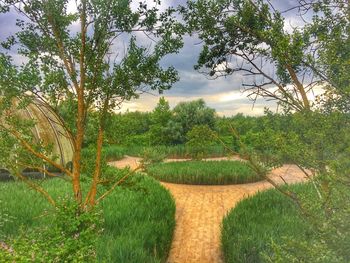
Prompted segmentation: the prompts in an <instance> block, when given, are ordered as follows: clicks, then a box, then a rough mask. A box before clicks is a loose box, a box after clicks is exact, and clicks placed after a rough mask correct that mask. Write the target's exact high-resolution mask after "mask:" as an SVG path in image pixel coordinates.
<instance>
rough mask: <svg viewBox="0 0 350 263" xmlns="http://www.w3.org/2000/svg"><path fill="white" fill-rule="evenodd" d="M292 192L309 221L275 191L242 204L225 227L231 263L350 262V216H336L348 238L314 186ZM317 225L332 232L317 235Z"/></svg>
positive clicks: (226, 253)
mask: <svg viewBox="0 0 350 263" xmlns="http://www.w3.org/2000/svg"><path fill="white" fill-rule="evenodd" d="M287 189H288V190H289V191H293V192H294V193H296V194H297V196H298V197H300V198H302V199H301V200H303V206H304V209H305V208H307V214H309V216H308V217H306V216H305V215H302V213H301V210H300V209H299V208H298V207H297V205H296V204H295V203H294V202H292V201H291V199H290V198H288V197H286V196H285V195H282V194H281V193H279V192H278V191H277V190H275V189H271V190H268V191H265V192H262V193H258V194H257V195H255V196H252V197H249V198H247V199H245V200H242V201H241V202H240V203H238V204H237V206H236V207H235V208H234V209H232V210H231V211H230V212H229V213H228V214H227V215H226V217H225V218H224V220H223V223H222V230H221V231H222V232H221V245H222V251H223V255H224V259H225V262H226V263H233V262H242V263H259V262H349V261H348V260H349V259H350V254H349V247H350V244H349V235H348V234H349V228H348V225H349V223H348V214H346V211H344V212H342V213H338V214H339V215H337V214H335V216H336V217H338V219H339V221H337V223H336V226H337V228H338V230H339V229H343V230H344V231H345V232H342V231H343V230H339V231H340V232H337V231H334V230H333V226H332V225H328V223H329V222H331V221H329V220H328V219H327V218H328V216H329V215H328V216H326V217H324V214H323V212H324V211H325V210H323V208H322V207H323V205H324V203H323V202H322V201H320V199H318V197H317V194H316V191H315V189H314V187H313V185H312V184H311V183H309V184H297V185H291V186H288V188H287ZM331 198H332V199H333V198H338V199H334V200H338V201H340V202H341V203H344V198H345V197H344V195H340V196H336V195H335V193H334V192H333V196H332V197H331ZM347 198H348V195H347ZM334 200H333V201H334ZM345 204H346V205H348V203H347V202H346V203H345ZM326 211H327V210H326ZM338 212H340V211H338ZM310 214H311V215H312V216H310ZM338 219H337V220H338ZM327 220H328V221H327ZM327 222H328V223H327ZM334 222H335V221H334ZM316 225H318V227H320V229H323V230H326V232H325V231H320V230H317V229H318V228H315V226H316Z"/></svg>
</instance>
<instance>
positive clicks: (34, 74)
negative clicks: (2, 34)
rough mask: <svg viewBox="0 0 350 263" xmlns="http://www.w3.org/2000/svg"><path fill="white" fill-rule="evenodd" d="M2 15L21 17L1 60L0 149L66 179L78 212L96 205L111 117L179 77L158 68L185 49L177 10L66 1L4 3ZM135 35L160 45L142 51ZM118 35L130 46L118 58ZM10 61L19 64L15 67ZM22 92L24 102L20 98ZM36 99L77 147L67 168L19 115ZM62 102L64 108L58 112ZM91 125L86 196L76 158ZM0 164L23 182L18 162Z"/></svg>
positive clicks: (116, 2)
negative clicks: (92, 156) (92, 149)
mask: <svg viewBox="0 0 350 263" xmlns="http://www.w3.org/2000/svg"><path fill="white" fill-rule="evenodd" d="M0 11H1V13H6V12H13V11H15V12H17V13H16V15H17V18H18V19H17V21H18V22H17V23H16V26H18V31H17V32H16V33H15V34H13V35H11V36H9V37H8V38H7V39H6V40H5V41H3V42H2V48H3V50H4V51H3V52H1V54H0V75H1V82H0V88H1V94H2V97H1V107H0V115H1V120H2V121H1V125H0V132H1V135H2V136H0V138H1V139H0V144H1V147H2V149H3V150H4V152H5V153H8V156H9V155H10V153H11V154H12V155H15V156H17V158H19V157H18V156H20V158H21V161H23V162H24V163H26V164H27V166H29V167H33V166H34V167H35V168H37V167H38V168H40V169H45V167H48V166H49V165H51V166H53V167H55V168H56V169H57V170H59V171H60V172H61V173H64V174H66V175H67V176H68V177H70V178H71V183H72V190H73V195H74V197H75V199H76V201H77V202H78V203H79V204H80V206H81V208H82V210H86V209H88V208H89V207H93V206H95V205H96V200H97V198H98V197H97V188H98V184H99V182H100V176H101V156H102V146H103V141H104V132H105V127H106V126H107V124H108V119H109V118H108V117H109V116H110V113H111V112H112V111H113V110H114V109H117V108H119V107H120V105H121V104H122V102H123V101H124V100H130V99H132V98H137V97H138V95H139V93H140V92H142V91H145V90H147V89H149V90H157V91H159V92H161V91H163V90H166V89H169V88H170V87H171V85H172V84H173V83H174V82H176V81H177V79H178V77H177V72H176V71H175V69H174V68H173V67H168V68H162V67H161V65H160V61H161V59H162V58H163V57H164V56H166V55H167V54H170V53H175V52H177V51H178V50H179V49H180V48H181V47H182V36H181V32H182V26H181V25H180V24H179V23H177V22H176V21H175V19H174V12H175V10H174V9H173V8H169V9H167V10H166V11H164V12H163V13H162V12H160V11H159V9H158V7H157V5H156V6H155V7H148V6H147V5H145V4H143V3H140V4H139V7H138V8H136V9H135V10H133V8H132V7H131V2H129V1H124V2H121V1H105V2H101V1H98V2H96V1H88V0H83V1H79V2H75V7H74V8H73V9H72V10H71V9H70V8H69V7H68V1H61V0H52V1H48V2H46V1H45V2H40V1H26V0H23V1H22V0H19V1H12V0H8V1H7V0H4V1H1V3H0ZM77 24H78V25H79V26H78V27H75V26H74V25H77ZM134 31H137V32H144V33H147V34H150V35H153V36H154V38H155V39H157V40H155V42H156V43H154V45H153V46H152V49H150V48H148V47H145V46H142V45H140V43H139V42H138V41H137V38H136V36H135V35H134V34H133V32H134ZM122 34H123V35H124V36H126V41H127V42H128V44H126V46H127V48H126V49H124V52H123V54H124V55H123V56H122V57H120V52H119V51H118V49H116V48H115V43H116V39H117V38H118V40H119V39H120V38H121V35H122ZM13 55H19V56H20V57H21V58H23V59H22V62H21V64H20V65H17V64H16V63H15V62H14V60H13ZM140 72H142V74H140ZM23 94H28V96H26V97H24V98H23ZM13 98H17V99H18V100H19V103H18V104H19V105H16V106H15V105H13ZM33 100H40V101H42V103H43V104H44V105H46V107H48V108H49V109H50V111H51V112H54V113H55V114H56V115H58V116H59V118H60V120H61V122H62V124H61V125H62V126H63V127H64V129H65V130H67V131H68V133H69V134H70V137H71V140H72V144H73V145H74V155H73V160H72V163H73V166H72V170H69V169H67V168H66V167H63V165H61V164H58V163H56V162H55V156H53V157H52V156H50V151H49V150H50V145H48V144H50V142H41V141H39V142H37V141H36V140H35V139H34V138H33V136H34V135H33V134H32V129H31V128H32V127H33V124H34V123H33V121H25V120H23V118H22V119H21V118H20V117H18V115H16V110H18V109H20V108H24V107H25V106H26V105H27V104H28V103H30V102H31V101H33ZM64 101H68V103H67V105H65V106H66V107H61V111H60V110H59V105H60V104H61V103H63V102H64ZM62 108H64V109H65V110H63V111H62ZM91 112H95V118H90V115H91ZM64 113H65V114H64ZM67 115H71V116H72V117H71V118H70V120H69V119H68V120H65V118H64V117H67ZM92 120H94V121H95V122H92ZM88 121H90V123H93V125H94V129H93V132H92V135H95V136H96V138H94V141H95V148H96V157H95V160H94V164H95V165H94V171H93V177H92V178H93V180H91V182H90V189H89V191H88V192H87V193H86V196H83V195H82V192H83V191H82V188H81V175H82V171H81V164H82V156H81V154H82V148H83V145H84V139H86V135H87V131H88V129H87V126H88ZM90 131H91V130H90ZM90 139H92V138H90ZM1 166H2V167H6V168H7V169H8V170H11V173H12V174H13V175H17V177H21V176H20V173H18V171H17V167H16V162H13V161H12V160H10V161H8V158H4V159H1ZM41 167H43V168H41ZM30 185H31V187H32V188H35V189H37V190H38V192H40V193H42V194H43V195H44V196H45V197H46V198H47V200H48V201H49V202H50V203H51V204H52V205H53V206H56V202H55V200H54V199H53V198H52V197H50V196H49V194H48V192H47V191H45V190H44V189H42V188H40V186H39V185H36V184H35V182H31V183H30Z"/></svg>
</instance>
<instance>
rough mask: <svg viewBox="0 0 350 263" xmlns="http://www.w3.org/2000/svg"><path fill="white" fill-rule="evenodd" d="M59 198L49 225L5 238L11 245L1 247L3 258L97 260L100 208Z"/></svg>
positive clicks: (5, 260) (56, 260)
mask: <svg viewBox="0 0 350 263" xmlns="http://www.w3.org/2000/svg"><path fill="white" fill-rule="evenodd" d="M60 201H61V202H60V203H59V206H58V207H56V209H55V211H53V212H52V213H53V215H51V216H52V217H51V218H52V219H53V221H52V222H51V224H50V225H46V226H42V227H36V228H33V229H29V230H27V231H25V230H21V232H20V234H19V236H16V237H13V238H9V239H5V242H4V243H5V244H7V246H8V248H7V249H0V258H1V260H0V261H1V262H10V261H20V262H48V259H49V260H50V262H62V261H64V262H82V261H84V262H95V258H96V248H95V247H96V242H97V240H98V237H99V235H100V234H101V225H102V221H101V213H100V211H98V210H96V211H88V212H87V211H81V210H80V207H79V206H78V204H77V203H76V202H74V201H73V200H69V199H67V200H60Z"/></svg>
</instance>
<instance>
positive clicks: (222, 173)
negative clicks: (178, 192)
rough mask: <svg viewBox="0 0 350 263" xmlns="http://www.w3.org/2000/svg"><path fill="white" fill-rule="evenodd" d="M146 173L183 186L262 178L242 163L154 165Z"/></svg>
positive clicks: (207, 162) (193, 162)
mask: <svg viewBox="0 0 350 263" xmlns="http://www.w3.org/2000/svg"><path fill="white" fill-rule="evenodd" d="M146 172H147V173H148V174H149V175H151V176H153V177H154V178H156V179H158V180H161V181H164V182H170V183H181V184H204V185H211V184H213V185H220V184H242V183H251V182H256V181H259V180H261V177H259V176H258V175H256V174H255V172H254V171H253V170H252V169H251V168H250V167H249V166H248V165H247V164H246V163H244V162H240V161H186V162H169V163H159V164H153V165H150V166H148V167H147V169H146Z"/></svg>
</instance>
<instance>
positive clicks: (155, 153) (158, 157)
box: [141, 147, 166, 166]
mask: <svg viewBox="0 0 350 263" xmlns="http://www.w3.org/2000/svg"><path fill="white" fill-rule="evenodd" d="M141 156H142V164H143V165H144V166H148V165H150V164H154V163H160V162H162V161H163V160H164V159H165V157H166V154H165V153H164V152H162V150H161V148H158V147H152V148H144V149H143V151H142V153H141Z"/></svg>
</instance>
